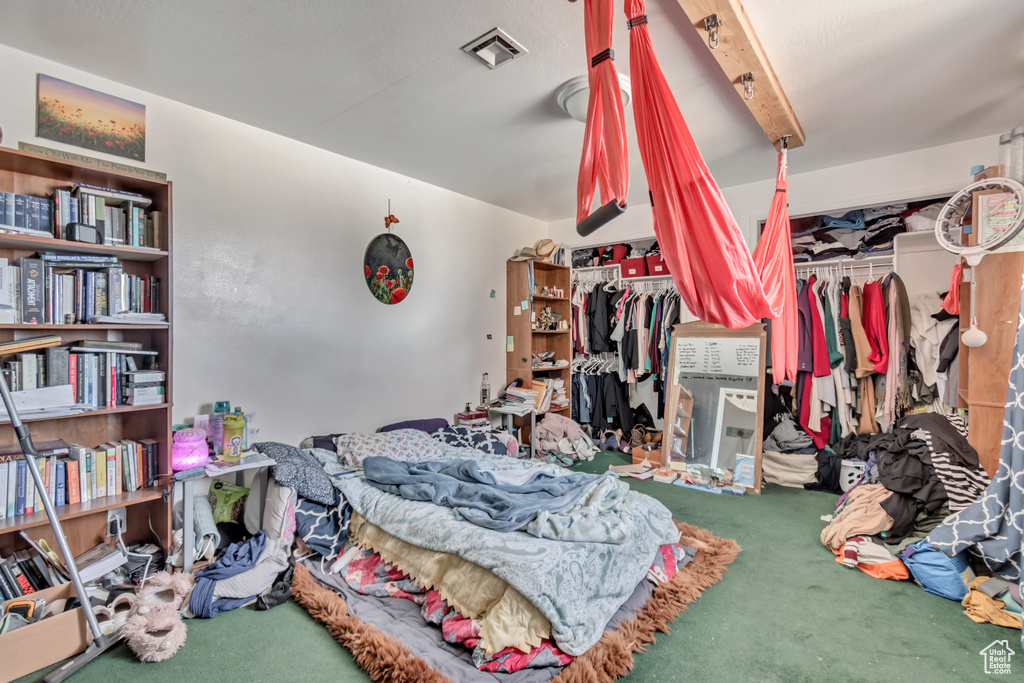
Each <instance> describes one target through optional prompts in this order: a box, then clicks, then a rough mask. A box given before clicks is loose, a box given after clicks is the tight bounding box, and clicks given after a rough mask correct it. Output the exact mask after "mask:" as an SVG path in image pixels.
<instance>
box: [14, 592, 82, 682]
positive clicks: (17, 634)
mask: <svg viewBox="0 0 1024 683" xmlns="http://www.w3.org/2000/svg"><path fill="white" fill-rule="evenodd" d="M74 595H75V587H74V586H72V585H71V584H70V583H66V584H64V585H63V586H56V587H54V588H47V589H46V590H42V591H37V592H35V593H32V594H31V595H28V596H24V599H29V598H31V599H34V600H38V599H43V600H46V603H47V604H49V603H51V602H53V601H54V600H60V599H62V598H64V599H66V598H70V597H73V596H74ZM18 599H22V598H18ZM8 602H13V601H12V600H7V601H5V602H4V603H3V604H4V607H6V606H7V603H8ZM91 641H92V633H90V632H89V627H88V626H87V625H86V622H85V612H83V611H82V608H81V607H76V608H75V609H73V610H71V611H70V612H64V613H62V614H58V615H57V616H55V617H50V618H48V619H43V620H42V621H37V622H35V623H34V624H29V625H28V626H22V627H21V628H19V629H18V630H17V631H11V632H10V633H5V634H3V635H0V662H3V664H2V665H0V683H9V681H13V680H15V679H18V678H21V677H22V676H27V675H28V674H30V673H32V672H33V671H38V670H39V669H42V668H44V667H47V666H49V665H51V664H56V663H57V662H59V661H61V660H63V659H68V658H69V657H74V656H75V655H77V654H78V653H79V652H82V651H83V650H85V648H86V647H87V646H88V645H89V643H90V642H91Z"/></svg>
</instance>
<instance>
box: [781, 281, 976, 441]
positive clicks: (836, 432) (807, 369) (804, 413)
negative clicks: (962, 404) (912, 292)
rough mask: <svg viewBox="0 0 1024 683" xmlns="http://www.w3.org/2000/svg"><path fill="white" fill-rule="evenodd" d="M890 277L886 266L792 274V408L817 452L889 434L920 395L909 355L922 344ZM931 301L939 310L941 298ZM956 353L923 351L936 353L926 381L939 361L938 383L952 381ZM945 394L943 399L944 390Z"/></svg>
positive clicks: (899, 287) (903, 295)
mask: <svg viewBox="0 0 1024 683" xmlns="http://www.w3.org/2000/svg"><path fill="white" fill-rule="evenodd" d="M891 270H892V267H891V265H889V264H885V265H878V264H866V265H865V264H858V265H856V266H849V265H840V266H830V267H824V266H822V267H811V268H806V267H805V268H800V267H797V269H796V272H797V278H798V279H797V285H796V290H797V311H798V326H797V340H798V353H797V381H796V383H795V387H794V391H793V406H794V412H795V413H796V417H797V420H798V422H799V423H800V425H801V426H802V427H803V428H804V431H806V432H807V434H808V435H810V436H811V438H812V439H813V440H814V442H815V446H817V447H818V448H823V447H824V446H826V445H828V444H833V445H834V444H836V443H838V442H839V441H840V440H842V439H843V438H844V437H846V436H849V435H850V434H865V433H876V432H879V431H891V430H892V428H893V426H894V425H895V424H896V422H897V420H898V419H899V418H900V417H901V416H902V415H903V414H904V413H905V412H906V411H907V410H908V409H909V408H911V407H912V405H913V401H914V399H915V398H916V397H917V395H918V392H917V391H916V390H915V383H916V382H917V381H918V376H919V375H920V373H919V370H918V368H917V366H916V362H915V353H914V351H915V348H916V345H918V344H919V343H920V342H918V340H917V339H916V338H915V333H914V331H913V330H912V326H911V322H912V312H911V306H910V301H909V298H908V296H907V290H906V287H905V286H904V284H903V281H902V280H901V279H900V277H899V275H897V274H896V273H895V272H891ZM876 271H877V274H878V276H879V277H878V278H877V279H875V275H876ZM886 271H889V272H886ZM865 276H866V277H865ZM931 298H932V300H934V302H935V306H936V307H940V306H941V297H939V296H938V295H937V294H935V295H932V297H931ZM935 336H936V335H935V334H934V331H933V334H932V338H934V337H935ZM933 340H934V341H936V342H937V341H938V340H937V339H933ZM955 346H956V345H955V344H949V343H947V344H946V346H945V350H946V353H947V354H948V356H949V357H948V358H947V359H944V360H943V359H940V358H939V357H938V350H939V349H940V347H941V343H933V344H932V345H931V346H930V347H929V349H934V350H935V359H934V361H930V362H931V363H932V365H933V371H932V373H931V377H933V378H934V376H935V371H934V366H936V365H937V364H938V363H939V362H940V361H942V368H943V371H944V374H943V379H944V380H945V381H946V382H955V378H954V377H953V373H952V372H951V365H952V364H953V363H954V362H955V358H954V357H955V351H954V350H953V349H954V347H955ZM933 384H934V380H933ZM944 389H946V395H947V396H948V395H949V391H948V386H947V387H944ZM953 396H955V393H954V394H953ZM954 404H955V400H954Z"/></svg>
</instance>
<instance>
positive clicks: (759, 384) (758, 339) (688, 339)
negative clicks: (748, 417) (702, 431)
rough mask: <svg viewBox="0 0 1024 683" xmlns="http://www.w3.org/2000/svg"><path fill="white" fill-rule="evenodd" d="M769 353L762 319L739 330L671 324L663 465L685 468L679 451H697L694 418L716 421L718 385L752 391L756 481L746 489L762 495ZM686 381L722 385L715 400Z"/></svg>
mask: <svg viewBox="0 0 1024 683" xmlns="http://www.w3.org/2000/svg"><path fill="white" fill-rule="evenodd" d="M767 351H768V350H767V332H766V331H765V326H764V325H763V324H760V323H758V324H755V325H751V326H750V327H745V328H742V329H738V330H731V329H728V328H725V327H722V326H721V325H712V324H710V323H704V322H694V323H684V324H682V325H676V326H675V327H674V328H672V339H671V341H670V346H669V362H668V374H667V376H666V386H665V413H664V414H665V427H664V436H663V437H662V440H663V444H662V453H663V456H662V457H663V462H664V464H666V465H667V466H670V467H672V468H673V469H680V470H685V469H686V460H683V461H682V462H680V460H679V456H680V455H681V454H682V455H684V456H685V457H690V455H691V454H693V453H696V452H697V451H696V449H697V446H696V443H695V440H696V439H698V438H700V435H699V434H697V433H695V432H694V429H695V424H694V422H695V421H694V416H695V415H698V416H699V417H701V418H707V417H708V416H710V423H711V424H712V425H714V424H716V422H720V420H719V395H720V392H721V389H732V390H736V391H756V394H757V398H756V400H757V412H756V416H755V422H754V427H753V429H754V437H753V443H752V444H751V445H752V448H753V456H754V481H753V485H751V486H748V487H747V491H748V492H750V493H755V494H760V493H761V456H762V450H763V448H762V442H763V441H764V433H763V432H764V427H763V422H764V392H765V391H766V388H767V387H766V382H765V363H766V361H767ZM687 379H690V380H691V381H692V382H694V383H696V382H697V381H700V382H704V383H712V384H716V383H717V384H716V386H720V389H718V390H715V391H714V392H713V400H710V399H708V398H707V397H706V396H702V395H700V394H697V393H695V392H692V391H691V387H687V386H686V384H687ZM709 395H710V394H709ZM684 413H685V414H684ZM704 421H705V422H706V421H707V420H706V419H705V420H704ZM682 425H685V427H683V431H685V434H683V433H681V432H680V428H681V427H682ZM720 426H721V425H719V427H720ZM708 431H709V432H712V433H713V437H712V438H713V439H714V440H715V441H714V443H715V444H716V447H715V453H716V455H717V452H718V449H717V440H718V439H719V438H720V436H719V435H718V434H717V433H714V432H715V429H711V430H708ZM677 432H680V433H677Z"/></svg>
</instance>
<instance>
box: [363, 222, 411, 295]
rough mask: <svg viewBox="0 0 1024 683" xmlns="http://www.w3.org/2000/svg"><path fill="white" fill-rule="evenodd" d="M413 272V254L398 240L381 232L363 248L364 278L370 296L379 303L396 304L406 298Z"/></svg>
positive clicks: (400, 239)
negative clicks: (364, 254) (364, 253)
mask: <svg viewBox="0 0 1024 683" xmlns="http://www.w3.org/2000/svg"><path fill="white" fill-rule="evenodd" d="M412 273H413V264H412V253H411V252H410V251H409V247H408V246H407V245H406V244H405V242H403V241H402V238H401V237H396V236H395V235H392V234H390V233H382V234H380V235H377V236H376V237H374V238H373V239H372V240H371V241H370V244H369V246H368V247H366V258H364V259H363V275H364V276H365V277H366V286H367V287H369V288H370V293H371V294H373V296H375V297H376V298H377V300H378V301H380V302H381V303H385V304H388V305H391V304H397V303H398V302H400V301H402V300H404V299H405V297H407V296H409V290H411V289H412Z"/></svg>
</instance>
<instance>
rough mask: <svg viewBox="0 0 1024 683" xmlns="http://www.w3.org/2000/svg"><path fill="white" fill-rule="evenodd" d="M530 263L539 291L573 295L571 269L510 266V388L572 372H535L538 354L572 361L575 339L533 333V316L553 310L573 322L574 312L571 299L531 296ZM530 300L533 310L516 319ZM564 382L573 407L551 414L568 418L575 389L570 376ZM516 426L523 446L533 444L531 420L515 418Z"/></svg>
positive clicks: (556, 332) (507, 372)
mask: <svg viewBox="0 0 1024 683" xmlns="http://www.w3.org/2000/svg"><path fill="white" fill-rule="evenodd" d="M530 263H532V264H533V267H534V274H533V280H534V282H533V284H534V287H535V288H536V291H540V290H541V289H543V288H544V287H549V288H556V289H561V290H562V291H564V292H568V291H569V268H568V266H559V265H556V264H553V263H547V262H546V261H532V262H531V261H509V262H508V263H507V264H506V276H507V283H506V287H507V290H506V296H507V302H506V307H507V310H506V311H505V328H506V332H505V334H506V335H507V336H509V337H511V338H512V351H509V352H507V353H506V354H505V360H506V363H505V380H506V384H507V383H511V382H512V380H514V379H516V378H519V379H522V380H523V382H524V384H525V385H526V386H530V383H531V382H532V381H533V378H534V374H542V373H552V372H561V371H565V370H568V369H569V367H568V366H566V367H564V368H537V369H534V367H533V352H534V351H553V352H554V353H555V359H557V360H571V359H572V337H571V336H570V334H569V330H534V329H533V324H532V322H531V320H530V314H531V313H538V314H539V313H540V310H541V309H543V308H544V306H551V310H552V311H553V312H555V313H557V314H559V315H560V316H562V320H565V321H567V322H568V321H569V320H570V318H571V314H572V311H571V308H570V305H569V299H568V297H554V296H540V295H537V294H534V295H533V296H532V297H531V296H530V284H529V282H530V280H529V267H530ZM529 299H532V300H533V308H532V310H531V309H528V310H525V311H521V313H520V315H515V308H516V307H517V306H521V305H522V302H523V301H526V300H529ZM563 379H565V393H566V396H567V397H568V398H569V401H570V403H569V405H567V406H566V407H565V408H560V409H558V410H555V411H550V412H556V413H559V414H560V415H565V416H566V417H568V416H569V414H570V406H571V405H572V394H571V392H572V386H571V382H570V381H569V376H568V374H566V376H565V377H564V378H563ZM515 423H516V425H517V426H520V427H522V429H523V432H524V434H523V443H529V442H530V434H529V430H530V419H529V416H527V417H525V418H521V417H517V418H515Z"/></svg>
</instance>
